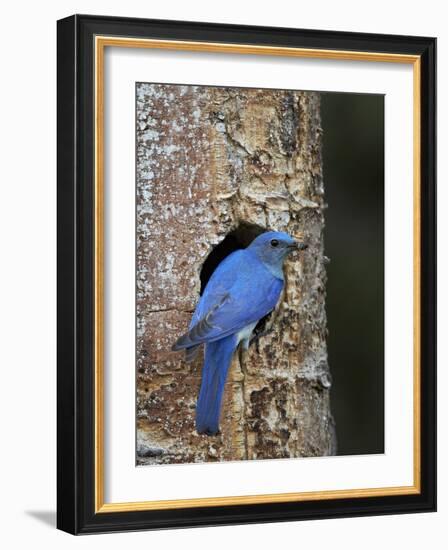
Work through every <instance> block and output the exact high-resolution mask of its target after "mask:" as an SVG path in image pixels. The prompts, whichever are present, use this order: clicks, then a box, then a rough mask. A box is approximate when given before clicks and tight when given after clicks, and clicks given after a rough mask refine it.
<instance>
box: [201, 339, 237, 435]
mask: <svg viewBox="0 0 448 550" xmlns="http://www.w3.org/2000/svg"><path fill="white" fill-rule="evenodd" d="M236 346H237V339H236V337H235V335H234V334H231V335H230V336H227V337H226V338H222V339H221V340H218V341H217V342H211V343H208V344H207V345H206V346H205V360H204V367H203V369H202V382H201V390H200V392H199V398H198V404H197V408H196V430H197V432H198V433H202V434H207V435H214V434H216V433H218V431H219V417H220V414H221V401H222V396H223V393H224V385H225V383H226V378H227V372H228V370H229V367H230V364H231V362H232V355H233V352H234V351H235V348H236Z"/></svg>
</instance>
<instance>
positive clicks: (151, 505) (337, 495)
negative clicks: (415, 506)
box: [94, 36, 421, 513]
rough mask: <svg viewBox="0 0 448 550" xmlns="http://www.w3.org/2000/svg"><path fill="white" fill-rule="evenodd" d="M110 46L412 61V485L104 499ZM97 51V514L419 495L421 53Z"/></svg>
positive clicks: (182, 45)
mask: <svg viewBox="0 0 448 550" xmlns="http://www.w3.org/2000/svg"><path fill="white" fill-rule="evenodd" d="M106 47H121V48H154V49H164V50H178V51H195V52H207V53H234V54H246V55H247V54H251V55H269V56H286V57H301V58H313V59H329V60H342V61H370V62H382V63H406V64H412V65H413V119H414V120H413V132H414V135H413V145H414V147H413V174H414V184H413V185H414V189H413V197H414V211H413V228H414V229H413V241H414V245H413V246H414V265H413V277H414V280H413V298H414V308H413V316H414V319H413V321H414V332H413V334H414V350H413V360H414V365H413V369H414V372H413V374H414V376H413V382H414V388H413V408H414V411H413V423H414V432H413V439H414V453H413V458H414V469H413V474H414V475H413V477H414V479H413V485H410V486H400V487H379V488H363V489H348V490H331V491H313V492H296V493H277V494H263V495H244V496H226V497H211V498H192V499H179V500H154V501H141V502H117V503H106V502H104V51H105V48H106ZM94 55H95V210H94V211H95V278H94V281H95V282H94V284H95V289H94V292H95V312H94V314H95V320H94V326H95V345H94V353H95V360H94V362H95V364H94V368H95V393H94V395H95V407H94V409H95V426H94V437H95V472H94V473H95V497H94V507H95V513H110V512H130V511H142V510H167V509H180V508H197V507H206V506H232V505H242V504H264V503H274V502H303V501H316V500H332V499H341V498H362V497H379V496H393V495H395V496H396V495H411V494H419V493H420V491H421V467H420V465H421V425H420V407H421V397H420V394H421V387H420V368H421V365H420V361H421V356H420V345H421V344H420V337H421V335H420V314H421V311H420V310H421V305H420V292H421V289H420V278H421V274H420V272H421V242H420V239H421V234H420V226H421V218H420V211H421V175H420V174H421V169H420V155H421V129H420V121H421V98H420V86H421V59H420V56H417V55H402V54H390V53H382V52H357V51H345V50H323V49H309V48H291V47H279V46H257V45H253V44H227V43H215V42H196V41H183V40H158V39H141V38H122V37H116V36H96V37H95V43H94Z"/></svg>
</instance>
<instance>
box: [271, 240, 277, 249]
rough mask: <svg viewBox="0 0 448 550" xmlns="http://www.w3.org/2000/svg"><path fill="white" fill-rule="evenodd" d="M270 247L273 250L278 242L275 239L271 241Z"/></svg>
mask: <svg viewBox="0 0 448 550" xmlns="http://www.w3.org/2000/svg"><path fill="white" fill-rule="evenodd" d="M271 246H273V247H274V248H275V247H276V246H278V241H277V239H272V241H271Z"/></svg>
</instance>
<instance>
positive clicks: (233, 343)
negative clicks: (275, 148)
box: [173, 231, 307, 435]
mask: <svg viewBox="0 0 448 550" xmlns="http://www.w3.org/2000/svg"><path fill="white" fill-rule="evenodd" d="M306 248H307V245H306V244H304V243H301V242H297V241H295V240H294V239H293V238H292V237H290V236H289V235H288V234H287V233H281V232H276V231H268V232H266V233H262V234H261V235H259V236H258V237H257V238H256V239H254V240H253V241H252V243H251V244H250V245H249V246H248V247H247V248H245V249H243V250H236V251H235V252H233V253H232V254H230V255H229V256H227V257H226V258H225V259H224V260H223V261H222V262H221V263H220V264H219V265H218V267H217V268H216V269H215V271H214V272H213V273H212V276H211V277H210V279H209V281H208V283H207V286H206V287H205V290H204V293H203V294H202V296H201V298H200V300H199V302H198V304H197V306H196V310H195V312H194V314H193V317H192V319H191V323H190V327H189V330H188V332H187V333H186V334H184V335H183V336H181V337H180V338H179V339H178V340H177V342H176V343H175V344H174V345H173V350H175V351H177V350H181V349H185V350H186V354H187V360H191V359H192V358H193V357H194V356H195V355H196V353H197V351H198V348H199V346H200V345H201V344H205V360H204V366H203V370H202V381H201V389H200V391H199V398H198V403H197V407H196V430H197V432H198V433H200V434H201V433H202V434H207V435H215V434H217V433H218V432H219V417H220V413H221V401H222V396H223V392H224V385H225V382H226V378H227V372H228V370H229V367H230V364H231V362H232V357H233V354H234V352H235V350H236V349H237V347H238V345H239V344H240V342H241V343H242V346H243V347H244V348H245V349H247V348H248V347H249V343H250V340H251V335H252V331H253V330H254V328H255V326H256V324H257V323H258V321H259V320H260V319H261V318H263V317H264V316H265V315H267V314H268V313H270V312H271V311H272V310H273V309H274V308H275V306H276V304H277V302H278V300H279V298H280V294H281V292H282V290H283V285H284V279H283V262H284V260H285V258H286V257H287V256H288V255H289V254H290V253H291V252H293V251H294V250H305V249H306Z"/></svg>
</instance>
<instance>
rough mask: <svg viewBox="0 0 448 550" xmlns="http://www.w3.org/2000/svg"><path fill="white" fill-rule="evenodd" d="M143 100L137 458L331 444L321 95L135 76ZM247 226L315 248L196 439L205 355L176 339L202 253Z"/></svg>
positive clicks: (281, 452)
mask: <svg viewBox="0 0 448 550" xmlns="http://www.w3.org/2000/svg"><path fill="white" fill-rule="evenodd" d="M136 100H137V111H136V112H137V273H136V277H137V302H136V303H137V339H136V361H137V452H136V456H137V464H141V465H143V464H161V463H163V464H166V463H179V462H203V461H219V460H240V459H261V458H282V457H284V458H292V457H301V456H323V455H331V454H334V453H335V449H336V447H335V445H336V438H335V430H334V422H333V419H332V416H331V411H330V401H329V389H330V385H331V378H330V372H329V367H328V361H327V349H326V316H325V277H326V276H325V265H324V264H325V257H324V248H323V228H324V215H323V211H324V206H325V205H324V187H323V178H322V158H321V134H322V130H321V127H320V110H319V104H320V98H319V94H318V93H314V92H297V91H284V90H265V89H243V88H219V87H203V86H182V85H162V84H146V83H139V84H137V89H136ZM247 224H250V227H254V228H264V229H273V230H280V231H286V232H288V233H290V234H291V235H296V236H298V235H300V236H301V237H302V239H303V240H304V241H306V242H307V244H308V245H309V248H308V250H307V251H306V252H305V253H304V254H303V255H302V256H301V257H300V259H296V260H294V259H290V260H288V261H287V263H286V265H285V290H284V293H283V296H282V299H281V300H280V302H279V304H278V306H277V308H276V310H275V312H274V313H273V315H272V316H271V317H270V319H269V320H268V321H267V325H268V326H267V328H268V329H269V332H268V333H267V334H266V335H264V336H262V337H260V338H259V340H258V341H257V342H256V343H255V344H254V345H252V346H251V347H250V349H249V350H248V351H247V352H245V353H243V354H235V357H234V360H233V362H232V366H231V369H230V372H229V376H228V381H227V384H226V390H225V396H224V401H223V409H222V415H221V432H220V434H218V435H217V436H213V437H210V436H205V435H198V434H197V433H196V431H195V427H194V415H195V406H196V398H197V394H198V391H199V385H200V377H201V367H202V354H200V355H199V357H198V358H197V359H196V360H195V362H193V363H192V364H189V363H187V362H186V361H185V359H184V357H183V355H182V354H179V353H175V352H172V351H171V345H172V344H173V343H174V341H175V340H176V339H177V337H178V336H179V335H181V334H182V333H184V332H185V330H186V328H187V327H188V324H189V321H190V318H191V315H192V312H193V311H194V308H195V304H196V302H197V299H198V296H199V292H200V273H201V268H202V266H203V264H204V261H205V259H206V258H207V256H208V255H209V254H210V252H211V251H212V250H213V249H214V247H216V246H217V245H218V244H219V243H220V242H222V241H223V239H224V238H225V237H226V235H228V234H229V233H231V232H232V231H233V232H235V231H236V234H238V228H239V227H242V226H247ZM260 230H261V229H260ZM241 234H242V233H241ZM243 244H244V243H243ZM245 244H247V243H245Z"/></svg>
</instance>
